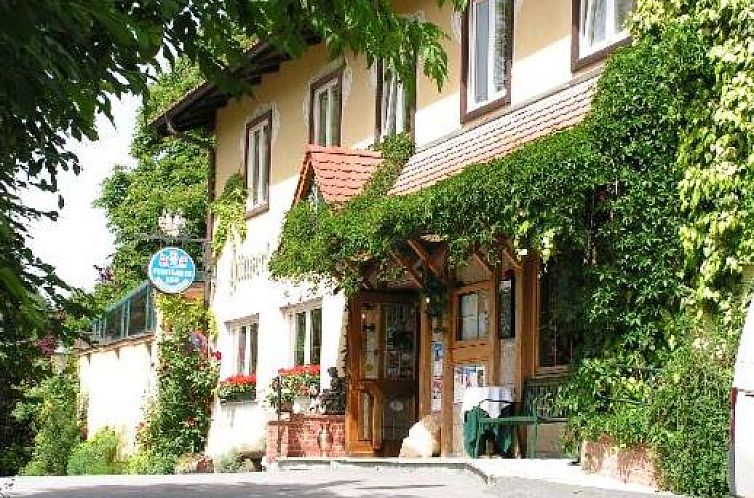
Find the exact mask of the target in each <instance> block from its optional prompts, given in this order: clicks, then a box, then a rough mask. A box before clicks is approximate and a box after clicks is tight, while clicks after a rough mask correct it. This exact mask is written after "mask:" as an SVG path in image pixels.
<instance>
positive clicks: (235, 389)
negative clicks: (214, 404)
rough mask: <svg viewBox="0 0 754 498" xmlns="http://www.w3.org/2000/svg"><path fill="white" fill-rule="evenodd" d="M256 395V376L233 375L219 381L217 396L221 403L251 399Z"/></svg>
mask: <svg viewBox="0 0 754 498" xmlns="http://www.w3.org/2000/svg"><path fill="white" fill-rule="evenodd" d="M256 395H257V376H256V375H254V374H252V375H234V376H233V377H228V378H227V379H225V380H223V381H221V382H220V384H219V385H218V387H217V397H218V398H219V399H220V402H221V403H231V402H237V401H253V400H254V399H256Z"/></svg>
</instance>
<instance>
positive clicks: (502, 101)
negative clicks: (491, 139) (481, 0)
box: [461, 0, 515, 123]
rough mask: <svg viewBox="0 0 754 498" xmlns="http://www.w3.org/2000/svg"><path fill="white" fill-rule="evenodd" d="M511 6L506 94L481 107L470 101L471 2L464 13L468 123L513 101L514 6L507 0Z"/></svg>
mask: <svg viewBox="0 0 754 498" xmlns="http://www.w3.org/2000/svg"><path fill="white" fill-rule="evenodd" d="M490 1H494V0H490ZM506 1H507V2H508V6H509V8H510V13H511V15H509V16H508V19H507V26H506V28H505V29H506V32H507V34H508V36H509V40H510V43H508V45H507V46H506V53H505V58H506V60H505V95H503V96H502V97H500V98H498V99H496V100H492V101H490V102H487V103H485V104H483V105H481V106H479V107H473V108H472V107H471V105H470V103H469V83H470V81H469V71H470V69H471V64H470V63H471V61H470V58H469V51H470V49H471V44H470V40H469V36H470V34H469V28H470V27H469V23H470V19H471V17H470V16H471V14H470V9H471V2H469V5H468V6H467V7H466V10H465V12H464V13H463V20H462V22H461V123H467V122H469V121H473V120H474V119H477V118H479V117H481V116H483V115H485V114H487V113H489V112H492V111H494V110H496V109H500V108H503V107H505V106H508V105H510V103H511V70H512V68H513V44H514V28H515V24H514V22H515V21H514V19H513V18H514V8H513V0H506Z"/></svg>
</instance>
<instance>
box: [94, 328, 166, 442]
mask: <svg viewBox="0 0 754 498" xmlns="http://www.w3.org/2000/svg"><path fill="white" fill-rule="evenodd" d="M156 355H157V352H156V350H155V348H153V341H152V339H151V338H148V339H143V340H140V341H138V342H133V343H122V344H121V345H119V346H115V345H113V346H110V347H106V348H102V349H92V350H89V351H88V352H84V353H81V354H80V355H79V380H80V382H81V392H82V394H83V395H84V396H85V397H86V400H87V428H88V431H89V435H90V436H92V435H94V434H95V433H96V432H97V431H98V430H100V429H103V428H105V427H109V428H111V429H113V430H115V431H116V432H117V433H118V434H119V435H120V436H121V442H122V446H121V448H119V451H120V452H121V453H122V454H130V453H132V452H133V451H134V450H135V449H136V429H137V427H138V425H139V423H140V422H141V421H142V420H144V407H145V404H146V402H147V400H148V399H149V398H150V397H151V396H153V394H154V392H155V386H156V374H155V368H154V362H155V361H156Z"/></svg>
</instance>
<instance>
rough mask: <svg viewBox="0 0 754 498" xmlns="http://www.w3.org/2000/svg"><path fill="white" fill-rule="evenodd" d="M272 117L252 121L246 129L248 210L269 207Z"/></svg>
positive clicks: (266, 116)
mask: <svg viewBox="0 0 754 498" xmlns="http://www.w3.org/2000/svg"><path fill="white" fill-rule="evenodd" d="M271 128H272V123H271V115H270V114H266V115H265V116H262V117H261V118H257V119H255V120H254V121H252V122H251V123H250V124H249V125H248V127H247V129H246V191H247V193H248V200H247V204H248V206H247V207H248V208H249V209H254V208H258V207H261V206H265V205H267V202H268V194H269V188H270V178H269V176H270V150H269V149H270V133H271V131H270V130H271Z"/></svg>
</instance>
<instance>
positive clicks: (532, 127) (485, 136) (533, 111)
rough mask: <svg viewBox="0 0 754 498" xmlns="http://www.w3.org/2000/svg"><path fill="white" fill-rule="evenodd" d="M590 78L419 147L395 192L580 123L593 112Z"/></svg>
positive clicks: (410, 189) (416, 187) (425, 183)
mask: <svg viewBox="0 0 754 498" xmlns="http://www.w3.org/2000/svg"><path fill="white" fill-rule="evenodd" d="M596 80H597V78H596V77H594V78H590V79H587V80H585V81H582V82H579V83H577V84H575V85H572V86H569V87H566V88H565V89H563V90H561V91H559V92H556V93H553V94H551V95H548V96H546V97H544V98H541V99H539V100H537V101H535V102H532V103H530V104H528V105H524V106H521V107H519V108H516V109H514V110H512V111H511V112H508V113H506V114H503V115H502V116H500V117H497V118H495V119H492V120H491V121H488V122H486V123H484V124H482V125H479V126H477V127H475V128H473V129H471V130H468V131H464V132H462V133H459V134H457V135H455V136H452V137H451V138H449V139H446V140H442V141H441V142H439V143H437V144H435V145H432V146H429V147H427V148H425V149H424V150H420V151H418V152H417V153H416V154H415V155H414V156H413V157H411V160H409V162H408V164H406V166H405V167H404V168H403V171H402V172H401V174H400V175H399V176H398V180H397V181H396V183H395V186H394V187H393V189H392V190H391V193H394V194H406V193H409V192H413V191H416V190H419V189H422V188H424V187H428V186H429V185H432V184H434V183H437V182H438V181H440V180H442V179H443V178H447V177H449V176H452V175H454V174H457V173H460V172H461V170H463V168H464V167H465V166H467V165H469V164H472V163H478V162H483V161H487V160H490V159H492V158H495V157H501V156H505V155H506V154H508V153H509V152H511V151H512V150H513V149H515V148H517V147H519V146H521V145H523V144H525V143H527V142H531V141H532V140H534V139H536V138H538V137H541V136H543V135H546V134H548V133H552V132H554V131H557V130H562V129H564V128H568V127H571V126H573V125H575V124H577V123H579V122H580V121H581V120H582V119H583V118H584V116H585V115H586V113H587V112H588V111H589V108H590V105H591V100H592V95H593V93H594V84H595V82H596Z"/></svg>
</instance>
